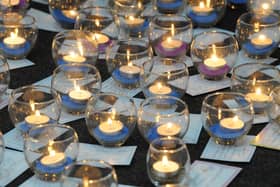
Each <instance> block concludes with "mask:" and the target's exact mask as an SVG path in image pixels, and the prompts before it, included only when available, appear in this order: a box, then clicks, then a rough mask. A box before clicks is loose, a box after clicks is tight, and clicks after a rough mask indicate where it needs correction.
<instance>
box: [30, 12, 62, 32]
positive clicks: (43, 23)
mask: <svg viewBox="0 0 280 187" xmlns="http://www.w3.org/2000/svg"><path fill="white" fill-rule="evenodd" d="M27 14H28V15H31V16H33V17H35V19H36V23H37V25H38V27H39V29H42V30H46V31H52V32H60V31H63V30H64V29H63V28H62V27H61V26H60V25H59V24H58V23H57V22H56V21H55V20H54V18H53V17H52V15H50V14H47V13H45V12H42V11H40V10H36V9H33V8H31V9H30V10H29V11H28V13H27Z"/></svg>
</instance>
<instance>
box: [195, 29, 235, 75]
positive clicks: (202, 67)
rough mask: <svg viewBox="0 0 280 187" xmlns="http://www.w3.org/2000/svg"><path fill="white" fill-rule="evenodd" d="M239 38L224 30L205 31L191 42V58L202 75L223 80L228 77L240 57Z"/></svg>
mask: <svg viewBox="0 0 280 187" xmlns="http://www.w3.org/2000/svg"><path fill="white" fill-rule="evenodd" d="M238 50H239V49H238V43H237V40H236V39H235V38H234V37H233V36H232V35H230V34H228V33H224V32H216V31H210V32H204V33H201V34H199V35H197V36H196V37H195V38H194V40H193V42H192V44H191V58H192V61H193V63H194V66H195V67H196V69H197V71H198V72H199V73H200V75H201V77H202V78H204V79H207V80H221V79H223V78H225V77H226V75H227V73H229V72H230V71H231V69H232V67H233V65H234V64H235V62H236V60H237V57H238Z"/></svg>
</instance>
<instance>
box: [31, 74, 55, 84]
mask: <svg viewBox="0 0 280 187" xmlns="http://www.w3.org/2000/svg"><path fill="white" fill-rule="evenodd" d="M51 81H52V76H49V77H47V78H44V79H42V80H40V81H38V82H35V83H34V84H35V85H41V86H51Z"/></svg>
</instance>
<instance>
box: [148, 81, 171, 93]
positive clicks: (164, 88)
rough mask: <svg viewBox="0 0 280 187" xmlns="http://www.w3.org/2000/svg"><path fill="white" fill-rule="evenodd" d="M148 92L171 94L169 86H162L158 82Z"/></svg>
mask: <svg viewBox="0 0 280 187" xmlns="http://www.w3.org/2000/svg"><path fill="white" fill-rule="evenodd" d="M149 91H150V92H151V93H153V94H158V95H167V94H170V93H171V92H172V89H171V88H170V87H169V86H165V85H162V84H161V83H160V82H158V83H156V84H153V85H152V86H150V87H149Z"/></svg>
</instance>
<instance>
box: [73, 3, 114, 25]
mask: <svg viewBox="0 0 280 187" xmlns="http://www.w3.org/2000/svg"><path fill="white" fill-rule="evenodd" d="M98 9H100V10H101V11H102V10H106V11H108V12H109V13H110V15H111V17H109V16H104V18H106V19H104V20H105V21H108V20H112V23H113V22H114V15H113V11H112V9H111V8H109V7H107V6H102V5H99V6H98V5H97V6H94V5H90V6H85V7H83V8H82V9H81V10H80V11H79V15H78V17H77V20H87V21H88V20H89V21H91V22H93V19H91V18H87V17H85V18H81V17H80V16H81V15H102V14H98V13H92V12H90V13H89V12H87V11H89V10H98ZM109 18H112V19H109ZM102 20H103V19H102ZM75 25H76V24H75Z"/></svg>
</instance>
